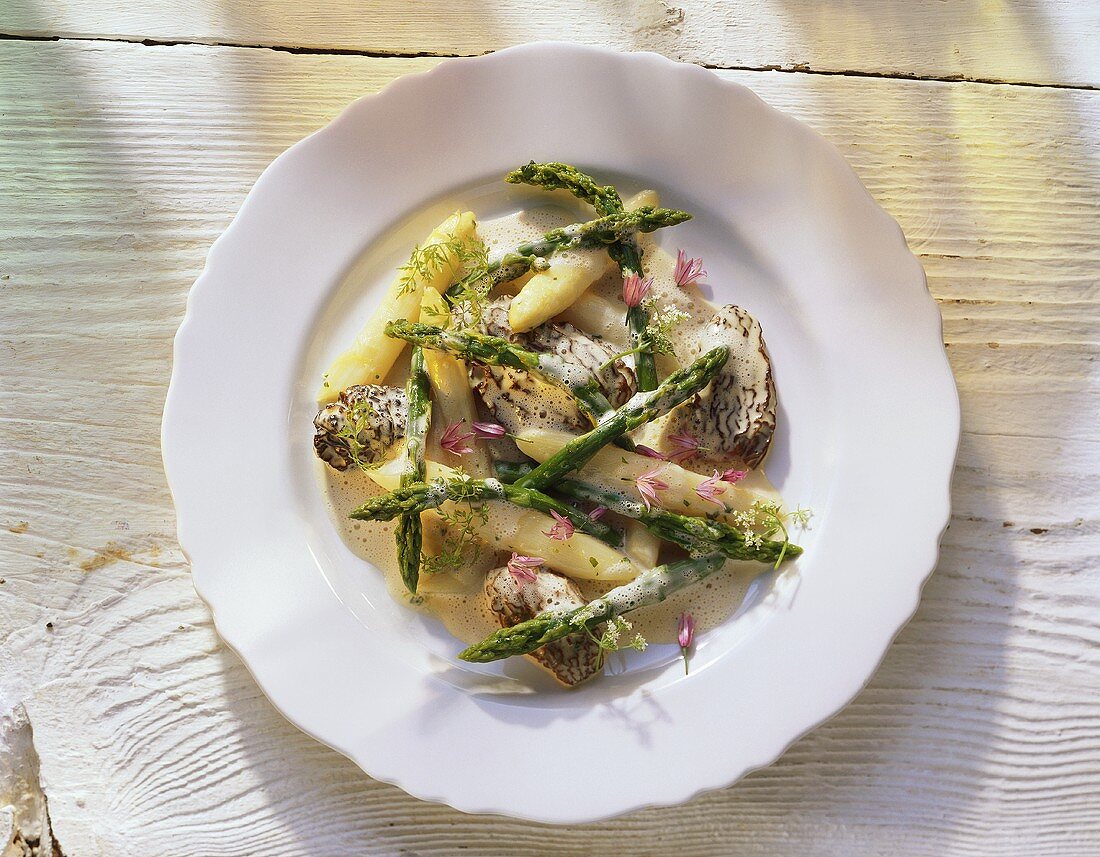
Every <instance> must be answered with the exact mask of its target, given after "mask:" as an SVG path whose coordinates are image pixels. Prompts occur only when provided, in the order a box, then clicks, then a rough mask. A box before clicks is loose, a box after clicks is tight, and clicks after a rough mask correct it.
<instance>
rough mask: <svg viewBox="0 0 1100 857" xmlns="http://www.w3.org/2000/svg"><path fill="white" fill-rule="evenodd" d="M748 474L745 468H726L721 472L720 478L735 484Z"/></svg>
mask: <svg viewBox="0 0 1100 857" xmlns="http://www.w3.org/2000/svg"><path fill="white" fill-rule="evenodd" d="M748 475H749V474H748V471H746V470H727V471H726V472H725V473H723V474H722V476H721V479H722V481H723V482H728V483H729V484H730V485H736V484H737V483H738V482H740V481H741V480H742V479H744V478H745V477H746V476H748Z"/></svg>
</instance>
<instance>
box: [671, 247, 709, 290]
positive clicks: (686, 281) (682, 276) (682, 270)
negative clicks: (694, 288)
mask: <svg viewBox="0 0 1100 857" xmlns="http://www.w3.org/2000/svg"><path fill="white" fill-rule="evenodd" d="M706 275H707V272H706V271H704V270H703V260H702V259H689V258H688V257H687V254H686V253H685V252H684V251H683V250H679V251H678V252H677V253H676V271H675V273H674V274H673V275H672V276H673V279H675V280H676V285H678V286H679V287H680V288H681V289H682V288H683V287H684V286H690V285H692V284H693V283H694V282H695V281H696V280H701V279H702V278H703V277H705V276H706Z"/></svg>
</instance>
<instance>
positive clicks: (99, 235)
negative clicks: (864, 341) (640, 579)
mask: <svg viewBox="0 0 1100 857" xmlns="http://www.w3.org/2000/svg"><path fill="white" fill-rule="evenodd" d="M311 5H313V6H315V7H320V8H315V9H313V10H310V9H309V7H310V6H311ZM0 33H4V34H7V35H6V36H5V37H4V38H3V40H0V307H2V311H0V371H2V378H3V381H2V387H0V401H2V408H3V410H2V413H0V455H2V464H0V485H2V494H0V525H2V526H0V551H2V553H0V563H2V566H0V841H3V840H4V839H6V840H7V841H8V842H9V843H11V844H9V845H8V846H7V850H5V851H3V852H2V853H3V855H4V857H8V855H11V854H25V853H37V854H42V855H51V854H55V855H56V854H65V855H68V857H101V856H102V857H125V855H140V857H168V856H169V855H181V857H205V855H261V854H262V855H307V854H340V855H344V854H379V855H393V854H451V853H458V852H459V851H464V852H465V853H470V854H478V855H492V854H500V855H515V854H531V855H535V854H538V855H544V854H575V855H580V854H597V853H600V854H603V853H613V854H644V855H664V854H670V855H672V854H675V855H732V854H738V855H742V854H744V855H749V854H757V855H877V854H883V855H897V854H903V855H937V857H938V856H939V855H1001V854H1005V855H1008V854H1012V855H1047V854H1059V855H1072V857H1089V855H1097V854H1100V621H1098V617H1100V488H1098V485H1100V429H1098V422H1100V420H1098V417H1100V367H1098V366H1097V361H1096V357H1097V354H1098V353H1100V91H1097V90H1098V89H1100V7H1098V6H1097V4H1096V2H1095V0H1046V1H1045V2H1044V0H1012V2H1009V0H980V2H979V0H959V2H951V3H941V2H934V0H897V2H882V3H876V2H872V0H857V2H847V3H839V2H838V3H832V2H822V0H744V2H740V3H723V2H720V0H679V2H675V0H674V2H666V0H545V2H543V3H537V4H530V3H520V2H517V0H482V2H473V0H454V2H452V3H450V4H448V5H447V6H446V8H435V5H434V4H428V3H409V2H405V0H373V2H359V3H356V2H352V0H329V2H326V3H323V4H301V3H296V2H291V0H273V2H258V0H250V1H249V0H245V2H222V3H219V2H215V0H194V2H182V0H146V2H143V3H132V2H128V0H61V2H54V0H51V2H44V0H43V2H32V0H6V2H4V3H3V4H0ZM548 37H552V38H563V39H570V40H577V41H585V42H591V43H598V44H609V45H612V46H615V47H620V48H624V49H650V50H657V51H660V52H662V53H665V54H667V55H669V56H672V57H674V58H678V59H685V60H689V61H691V62H696V63H700V64H704V65H707V66H709V67H713V68H714V69H715V70H716V73H717V74H720V75H721V76H723V77H726V78H729V79H733V80H737V81H739V82H741V83H744V84H747V85H748V86H750V87H752V88H753V89H755V90H756V91H757V92H758V93H759V94H760V95H761V96H762V97H763V98H764V99H765V100H767V101H769V102H771V103H772V104H774V105H776V106H777V107H780V108H782V109H784V110H787V111H789V112H791V113H793V114H794V115H796V116H798V117H800V118H802V119H804V120H805V121H807V122H809V123H810V124H811V125H812V126H814V127H815V128H817V129H818V130H819V131H820V132H821V133H822V134H824V135H825V136H826V137H828V138H829V139H830V140H831V141H833V142H834V143H835V144H836V145H837V146H838V147H839V148H840V150H841V151H842V152H843V153H844V155H845V156H846V157H847V158H848V159H849V161H850V162H851V163H852V166H853V167H854V168H855V169H856V171H857V172H858V173H859V175H860V176H861V177H862V179H863V180H864V182H865V183H866V184H867V186H868V188H869V189H870V191H871V193H872V194H873V195H874V196H875V197H876V198H877V199H878V200H879V201H880V202H881V203H882V205H883V206H885V207H886V209H887V210H888V211H889V212H890V213H891V214H893V215H894V217H896V218H897V219H898V220H899V221H900V223H901V225H902V227H903V228H904V230H905V232H906V234H907V236H908V238H909V242H910V244H911V245H912V247H913V249H914V250H915V251H916V252H917V253H918V254H919V255H920V257H921V259H922V261H923V263H924V265H925V268H926V270H927V272H928V278H929V284H930V286H931V289H932V292H933V294H934V295H935V296H936V298H937V300H939V302H940V306H941V309H942V311H943V315H944V322H945V337H946V340H947V343H948V345H949V354H950V356H951V361H952V365H953V366H954V370H955V373H956V376H957V378H958V383H959V389H960V393H961V396H962V405H963V438H962V446H961V450H960V454H959V463H958V469H957V472H956V475H955V481H954V509H955V514H954V518H953V520H952V524H951V527H950V530H949V531H948V533H947V535H946V537H945V539H944V544H943V550H942V556H941V561H940V564H939V567H938V569H937V571H936V573H935V575H934V576H933V577H932V579H931V581H930V582H929V584H928V586H927V587H926V589H925V593H924V598H923V601H922V604H921V607H920V609H919V611H918V613H917V615H916V617H915V618H914V620H913V621H912V623H911V624H910V625H909V626H908V627H907V628H906V629H905V630H904V631H903V632H902V633H901V634H900V636H899V637H898V639H897V642H896V643H895V644H894V645H893V647H892V648H891V649H890V650H889V652H888V653H887V655H886V657H885V660H884V661H883V663H882V666H881V667H880V669H879V670H878V673H877V674H876V675H875V677H874V678H873V679H872V680H871V682H870V684H869V685H868V687H867V689H866V690H864V691H863V692H862V693H861V694H860V695H859V697H858V698H857V699H856V700H855V701H854V702H853V703H852V704H851V705H850V706H849V707H848V708H847V709H846V710H845V711H844V712H843V713H842V714H840V715H839V716H837V717H836V718H834V719H833V720H832V721H831V722H830V723H828V724H826V725H825V726H822V727H821V728H819V729H818V730H816V731H815V732H813V733H811V734H810V735H808V736H807V737H805V738H803V739H802V740H801V741H799V742H798V743H797V744H796V745H795V746H794V747H792V748H791V750H790V751H789V752H788V753H787V754H786V755H785V756H784V757H783V759H782V760H781V761H780V762H778V763H777V764H776V765H774V766H773V767H771V768H769V769H767V770H763V771H760V772H757V773H755V774H753V775H751V776H749V777H747V778H746V779H745V780H744V781H742V782H741V783H740V784H739V785H737V786H735V787H734V788H731V789H728V790H726V791H723V792H719V793H715V794H711V795H708V796H706V797H703V798H699V799H697V800H695V801H693V802H692V803H690V804H687V805H685V806H683V807H679V808H674V809H666V810H656V811H648V812H643V813H639V814H636V815H633V816H630V817H626V818H623V819H620V820H617V821H613V822H610V823H605V824H599V825H591V826H585V827H577V828H572V829H565V828H549V827H543V826H539V825H533V824H527V823H521V822H514V821H508V820H503V819H496V818H478V817H469V816H464V815H461V814H459V813H457V812H454V811H452V810H450V809H448V808H445V807H440V806H434V805H429V804H423V803H419V802H418V801H416V800H414V799H413V798H410V797H408V796H406V795H405V794H403V793H402V792H400V791H399V790H397V789H395V788H392V787H390V786H386V785H381V784H379V783H375V782H372V781H371V780H370V779H369V778H367V777H366V776H364V775H363V774H361V773H360V772H359V771H358V770H357V769H355V768H354V767H353V766H352V765H351V764H350V763H348V762H347V761H345V760H344V759H342V758H341V757H339V756H338V755H336V754H335V753H333V752H331V751H329V750H327V749H325V748H323V747H321V746H320V745H318V744H316V743H314V742H313V741H311V740H310V739H308V738H306V737H305V736H304V735H302V734H300V733H299V732H297V731H296V730H295V729H294V728H293V727H291V726H289V725H288V724H287V723H285V722H284V721H283V720H282V719H281V718H280V717H279V716H278V715H277V714H276V713H275V712H274V711H273V710H272V708H271V707H270V705H269V704H268V703H267V702H266V701H265V699H264V697H263V695H262V694H261V693H260V691H259V689H258V688H257V687H256V685H255V684H254V683H253V682H252V680H251V678H250V677H249V675H248V673H247V672H246V670H245V669H244V667H243V666H242V665H241V663H240V662H239V661H238V660H237V659H236V658H235V657H234V656H233V655H232V654H230V653H229V652H227V651H226V650H225V649H224V648H223V647H222V646H221V645H219V643H218V640H217V638H216V636H215V634H214V631H213V629H212V627H211V622H210V617H209V615H208V614H207V612H206V610H205V609H204V608H203V606H202V605H201V604H200V603H199V602H198V600H197V598H196V596H195V594H194V591H193V590H192V587H191V583H190V579H189V576H188V570H187V564H186V561H185V560H184V557H183V556H182V555H181V553H180V551H179V548H178V546H177V544H176V542H175V538H174V535H173V533H174V521H173V512H172V503H171V499H170V498H169V495H168V491H167V489H166V487H165V483H164V477H163V474H162V471H161V464H160V454H159V449H158V440H159V423H160V411H161V404H162V402H163V399H164V393H165V388H166V385H167V382H168V376H169V371H170V358H171V341H172V336H173V334H174V332H175V329H176V326H177V324H178V323H179V320H180V317H181V314H182V312H183V307H184V300H185V296H186V294H187V290H188V288H189V286H190V284H191V282H192V281H193V280H194V278H195V276H196V275H197V274H198V272H199V270H200V269H201V267H202V264H203V259H204V255H205V253H206V250H207V248H208V246H209V245H210V243H211V242H212V241H213V239H214V238H215V237H216V236H217V235H218V233H220V232H221V230H222V229H223V228H224V227H225V226H226V224H227V223H228V222H229V220H230V218H231V217H232V216H233V214H234V213H235V211H236V210H237V208H238V206H239V205H240V202H241V200H242V198H243V197H244V195H245V193H246V192H247V191H248V188H249V187H250V185H251V184H252V182H253V181H254V180H255V178H256V176H257V175H258V174H259V172H260V171H261V170H262V169H263V167H264V166H265V165H266V164H267V163H268V162H269V161H270V160H271V159H272V158H273V157H275V156H276V155H277V154H278V153H279V152H280V151H281V150H283V149H284V148H285V147H286V146H288V145H289V144H291V143H293V142H294V141H295V140H297V139H299V138H300V137H302V136H303V135H305V134H306V133H308V132H309V131H312V130H313V129H315V128H317V127H318V126H320V125H321V124H323V123H324V122H325V121H327V120H328V119H329V118H330V117H332V116H333V115H334V114H335V113H336V112H338V111H339V110H340V109H341V108H342V107H343V106H344V105H345V104H346V103H347V102H348V101H350V100H352V99H353V98H355V97H356V96H359V95H361V94H363V93H366V92H371V91H373V90H376V89H378V88H379V87H381V86H383V85H384V84H385V83H387V82H388V81H390V80H392V79H394V78H395V77H397V76H399V75H401V74H404V73H405V72H408V71H414V70H419V69H423V68H426V67H428V66H430V65H431V64H432V63H434V62H435V61H436V60H435V59H434V58H435V57H438V56H450V55H460V54H473V53H481V52H484V51H488V50H493V49H495V48H499V47H502V46H504V45H508V44H514V43H517V42H523V41H529V40H532V39H536V38H548ZM898 513H899V514H904V513H905V510H904V509H899V510H898ZM0 848H3V845H2V844H0Z"/></svg>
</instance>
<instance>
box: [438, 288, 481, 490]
mask: <svg viewBox="0 0 1100 857" xmlns="http://www.w3.org/2000/svg"><path fill="white" fill-rule="evenodd" d="M420 314H421V316H422V317H423V318H424V320H425V322H426V323H427V324H435V325H439V326H440V327H449V326H450V321H451V314H450V310H449V309H448V306H447V301H446V300H445V299H444V297H443V295H441V294H440V293H439V292H437V291H436V290H435V289H425V290H424V296H423V298H422V300H421V305H420ZM424 366H425V368H426V369H427V371H428V379H429V380H430V381H431V385H432V406H433V407H434V408H435V417H434V418H433V419H432V427H433V429H434V431H433V433H432V443H433V449H435V450H436V451H437V452H438V453H439V454H441V455H444V456H450V455H451V454H450V453H448V452H446V451H443V450H439V449H438V446H439V440H438V438H439V436H440V435H441V434H442V432H444V431H445V430H446V428H447V426H450V425H453V424H454V423H462V424H463V425H465V426H466V430H467V431H469V429H470V426H472V425H473V424H474V422H475V421H476V420H477V405H476V404H475V403H474V392H473V390H471V389H470V376H469V374H468V373H467V370H466V364H465V363H464V362H463V361H462V360H460V359H459V358H457V357H454V356H452V355H450V354H447V353H446V352H443V351H435V350H433V349H430V348H429V349H425V351H424ZM467 445H468V446H469V447H470V448H471V449H473V452H470V453H467V454H466V455H464V456H462V457H461V459H460V458H459V457H458V456H451V457H452V458H453V459H454V463H455V464H459V463H461V465H462V469H463V470H465V471H466V472H467V473H468V474H470V476H472V477H473V478H475V479H481V478H484V477H486V476H492V474H493V470H492V465H491V463H490V461H489V451H488V449H487V448H486V446H485V444H484V443H482V442H481V441H479V440H478V439H477V438H470V439H469V440H468V441H467Z"/></svg>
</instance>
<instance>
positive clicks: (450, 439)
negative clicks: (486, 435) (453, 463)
mask: <svg viewBox="0 0 1100 857" xmlns="http://www.w3.org/2000/svg"><path fill="white" fill-rule="evenodd" d="M462 428H463V426H462V422H461V421H459V422H457V423H451V424H450V425H449V426H447V428H446V430H445V431H444V432H443V437H441V438H440V439H439V445H440V446H441V447H443V448H444V449H445V450H447V452H449V453H451V454H452V455H466V454H467V453H470V452H473V451H474V450H473V447H471V446H467V445H466V441H468V440H469V439H470V438H472V437H473V436H474V433H473V432H472V431H467V432H464V431H463V430H462Z"/></svg>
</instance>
